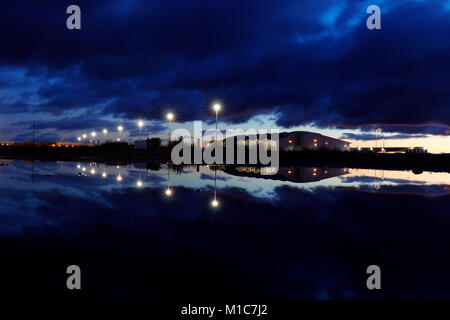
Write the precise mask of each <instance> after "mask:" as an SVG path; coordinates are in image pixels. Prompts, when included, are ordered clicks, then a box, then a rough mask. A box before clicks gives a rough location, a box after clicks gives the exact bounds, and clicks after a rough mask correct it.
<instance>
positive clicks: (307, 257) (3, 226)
mask: <svg viewBox="0 0 450 320" xmlns="http://www.w3.org/2000/svg"><path fill="white" fill-rule="evenodd" d="M0 189H1V190H0V194H1V196H0V250H1V252H2V259H1V260H2V261H1V267H0V271H1V272H2V275H7V276H6V277H4V278H3V279H2V290H4V291H5V290H6V292H8V294H9V295H10V296H12V297H14V296H20V297H61V296H71V295H74V294H76V295H79V296H82V297H88V298H104V299H135V298H140V299H142V298H149V299H172V300H173V299H183V300H184V301H189V299H191V300H190V301H194V300H195V299H212V300H214V299H269V300H273V299H276V300H281V299H290V300H292V299H361V298H364V299H372V298H373V299H378V298H450V259H449V252H450V231H449V230H450V210H449V206H450V174H448V173H432V172H415V173H413V172H411V171H388V170H369V169H352V168H323V167H317V168H280V170H279V172H278V174H277V175H274V176H265V175H261V174H260V170H259V169H258V168H250V167H245V168H244V167H243V168H235V169H230V168H222V167H207V166H191V167H168V166H167V165H165V164H161V165H160V164H156V165H155V164H131V165H120V166H117V165H104V164H98V163H71V162H34V163H33V162H24V161H0ZM71 264H76V265H79V266H80V267H81V270H82V290H81V291H80V292H77V293H74V292H73V291H70V292H69V291H68V290H67V289H66V277H67V275H66V268H67V266H69V265H71ZM372 264H375V265H378V266H380V267H381V272H382V289H381V290H379V291H370V290H368V289H367V287H366V279H367V277H368V275H367V274H366V268H367V267H368V266H369V265H372Z"/></svg>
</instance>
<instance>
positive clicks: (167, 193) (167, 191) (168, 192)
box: [166, 188, 172, 197]
mask: <svg viewBox="0 0 450 320" xmlns="http://www.w3.org/2000/svg"><path fill="white" fill-rule="evenodd" d="M171 195H172V190H170V188H167V190H166V196H168V197H170V196H171Z"/></svg>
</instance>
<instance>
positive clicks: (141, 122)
mask: <svg viewBox="0 0 450 320" xmlns="http://www.w3.org/2000/svg"><path fill="white" fill-rule="evenodd" d="M137 125H138V127H139V136H140V135H141V134H142V127H143V126H144V121H142V120H139V121H138V123H137Z"/></svg>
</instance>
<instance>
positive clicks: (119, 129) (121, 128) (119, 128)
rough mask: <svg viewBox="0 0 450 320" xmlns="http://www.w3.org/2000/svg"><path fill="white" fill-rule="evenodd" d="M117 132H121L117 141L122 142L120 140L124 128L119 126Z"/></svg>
mask: <svg viewBox="0 0 450 320" xmlns="http://www.w3.org/2000/svg"><path fill="white" fill-rule="evenodd" d="M117 131H119V139H117V141H120V138H121V137H122V135H121V133H122V131H123V127H122V126H118V127H117Z"/></svg>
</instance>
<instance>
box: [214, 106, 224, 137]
mask: <svg viewBox="0 0 450 320" xmlns="http://www.w3.org/2000/svg"><path fill="white" fill-rule="evenodd" d="M213 109H214V111H216V143H217V122H218V112H219V111H220V109H222V106H221V105H220V104H218V103H216V104H214V105H213Z"/></svg>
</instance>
